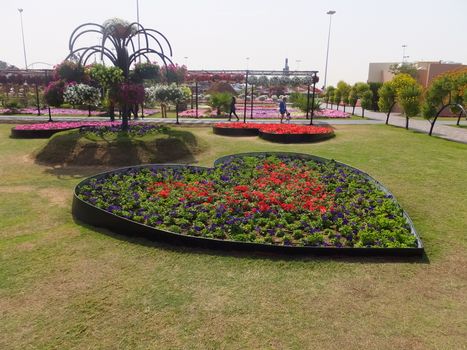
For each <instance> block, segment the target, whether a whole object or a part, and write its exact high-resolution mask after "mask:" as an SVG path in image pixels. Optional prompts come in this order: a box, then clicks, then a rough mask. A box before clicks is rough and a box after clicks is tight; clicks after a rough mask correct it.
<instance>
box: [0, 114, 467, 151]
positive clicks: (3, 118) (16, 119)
mask: <svg viewBox="0 0 467 350" xmlns="http://www.w3.org/2000/svg"><path fill="white" fill-rule="evenodd" d="M355 113H356V114H357V115H361V109H360V108H359V107H357V108H355ZM365 117H367V118H369V119H362V120H356V119H350V120H349V119H321V120H315V121H314V124H315V125H326V124H331V125H368V124H384V123H385V121H386V114H385V113H380V112H373V111H368V110H365ZM52 119H53V120H54V121H81V120H86V121H89V120H95V121H106V120H108V118H105V117H53V118H52ZM241 120H242V119H241ZM33 121H36V122H38V121H41V122H46V121H48V116H44V115H42V116H33V115H31V116H24V115H22V116H20V115H0V123H1V122H10V123H24V122H33ZM140 121H141V122H158V123H166V124H175V122H176V121H175V119H174V118H145V119H140ZM222 121H224V122H225V121H227V119H226V118H212V119H211V118H210V119H195V118H180V124H186V125H211V124H213V123H217V122H222ZM247 121H251V119H248V118H247ZM254 122H256V123H271V122H277V120H264V119H263V120H258V119H254ZM292 123H293V124H308V123H309V121H308V120H306V119H300V120H293V121H292ZM455 123H456V122H455V121H452V120H451V121H437V122H436V124H435V127H434V129H433V135H434V136H438V137H441V138H444V139H447V140H451V141H456V142H461V143H466V144H467V128H458V127H455ZM389 124H390V125H394V126H398V127H402V128H405V118H404V117H401V116H400V114H397V113H393V114H391V117H390V118H389ZM461 124H462V125H466V124H467V122H466V120H465V118H463V119H461ZM409 129H410V130H416V131H419V132H422V133H425V134H428V132H429V130H430V123H429V122H428V121H427V120H416V119H411V120H410V121H409Z"/></svg>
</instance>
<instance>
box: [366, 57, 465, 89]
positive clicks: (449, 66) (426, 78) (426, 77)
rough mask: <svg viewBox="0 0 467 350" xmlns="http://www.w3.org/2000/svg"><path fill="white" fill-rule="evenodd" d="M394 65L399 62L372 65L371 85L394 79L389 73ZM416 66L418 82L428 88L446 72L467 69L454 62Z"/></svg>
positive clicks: (418, 63)
mask: <svg viewBox="0 0 467 350" xmlns="http://www.w3.org/2000/svg"><path fill="white" fill-rule="evenodd" d="M393 64H398V62H390V63H388V62H386V63H370V66H369V70H368V82H369V83H384V82H386V81H389V80H391V79H392V78H393V76H394V75H393V74H392V73H391V72H390V71H389V68H390V67H391V66H392V65H393ZM415 66H416V67H417V68H418V76H417V81H418V82H419V83H420V84H421V85H422V86H423V87H427V86H428V85H430V83H431V81H432V80H433V79H434V78H436V77H437V76H438V75H440V74H443V73H445V72H448V71H451V70H453V69H456V68H460V67H467V66H465V65H463V64H462V63H453V62H443V61H438V62H430V61H428V62H424V61H421V62H415Z"/></svg>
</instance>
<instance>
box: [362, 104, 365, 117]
mask: <svg viewBox="0 0 467 350" xmlns="http://www.w3.org/2000/svg"><path fill="white" fill-rule="evenodd" d="M362 118H365V108H363V107H362Z"/></svg>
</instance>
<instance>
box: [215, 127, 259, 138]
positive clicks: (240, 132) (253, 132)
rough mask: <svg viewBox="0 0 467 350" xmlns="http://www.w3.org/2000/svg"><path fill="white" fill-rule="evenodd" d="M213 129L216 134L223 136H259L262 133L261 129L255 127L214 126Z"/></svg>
mask: <svg viewBox="0 0 467 350" xmlns="http://www.w3.org/2000/svg"><path fill="white" fill-rule="evenodd" d="M212 131H213V132H214V134H216V135H222V136H258V135H259V134H260V132H259V129H255V128H219V127H217V126H213V127H212Z"/></svg>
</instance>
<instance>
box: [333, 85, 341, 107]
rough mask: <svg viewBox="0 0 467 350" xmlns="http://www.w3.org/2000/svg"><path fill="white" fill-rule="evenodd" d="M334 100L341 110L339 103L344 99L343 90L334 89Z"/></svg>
mask: <svg viewBox="0 0 467 350" xmlns="http://www.w3.org/2000/svg"><path fill="white" fill-rule="evenodd" d="M332 100H333V102H334V104H335V105H336V107H337V110H339V105H340V103H341V100H342V92H341V91H340V90H339V89H336V90H334V96H333V98H332Z"/></svg>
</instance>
